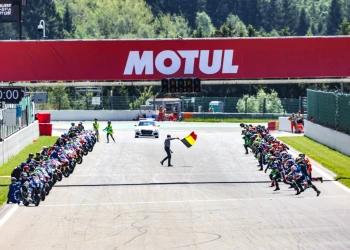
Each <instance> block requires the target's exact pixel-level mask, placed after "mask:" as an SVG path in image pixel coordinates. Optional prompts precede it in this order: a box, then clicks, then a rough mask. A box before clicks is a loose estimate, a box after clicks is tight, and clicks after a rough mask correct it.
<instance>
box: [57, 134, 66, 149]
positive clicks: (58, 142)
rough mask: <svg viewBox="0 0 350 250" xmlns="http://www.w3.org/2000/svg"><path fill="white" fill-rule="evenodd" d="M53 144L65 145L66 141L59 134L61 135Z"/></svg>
mask: <svg viewBox="0 0 350 250" xmlns="http://www.w3.org/2000/svg"><path fill="white" fill-rule="evenodd" d="M55 145H57V146H60V147H62V146H66V145H67V141H66V139H65V138H64V135H61V137H60V138H58V139H57V141H56V143H55Z"/></svg>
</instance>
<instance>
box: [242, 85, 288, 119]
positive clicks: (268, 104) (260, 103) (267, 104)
mask: <svg viewBox="0 0 350 250" xmlns="http://www.w3.org/2000/svg"><path fill="white" fill-rule="evenodd" d="M237 110H238V112H239V113H245V112H246V111H247V113H263V112H264V111H266V113H283V106H282V103H281V100H280V99H279V98H278V94H277V92H276V91H275V90H271V93H270V94H267V93H266V92H265V91H264V90H263V89H260V90H259V91H258V93H257V95H256V96H250V95H244V96H243V98H241V99H239V100H238V102H237Z"/></svg>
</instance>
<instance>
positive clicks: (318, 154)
mask: <svg viewBox="0 0 350 250" xmlns="http://www.w3.org/2000/svg"><path fill="white" fill-rule="evenodd" d="M278 139H280V140H281V141H283V142H284V143H286V144H288V145H290V146H291V147H293V148H295V149H296V150H298V151H300V152H302V153H304V154H305V155H306V156H307V157H310V158H312V159H313V160H315V161H317V162H318V163H320V164H322V165H323V166H324V167H325V168H328V169H329V170H331V171H332V172H334V173H335V174H336V175H337V176H336V178H335V180H337V181H339V182H341V183H342V184H344V185H345V186H347V187H348V188H350V157H348V156H346V155H343V154H341V153H339V152H338V151H335V150H333V149H330V148H328V147H326V146H324V145H322V144H320V143H317V142H315V141H313V140H311V139H309V138H307V137H305V136H290V137H284V136H281V137H278Z"/></svg>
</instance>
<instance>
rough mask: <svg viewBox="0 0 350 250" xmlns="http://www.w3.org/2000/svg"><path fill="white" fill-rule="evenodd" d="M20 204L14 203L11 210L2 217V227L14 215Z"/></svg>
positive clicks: (0, 223)
mask: <svg viewBox="0 0 350 250" xmlns="http://www.w3.org/2000/svg"><path fill="white" fill-rule="evenodd" d="M17 208H18V205H14V206H13V207H12V208H11V209H10V211H8V212H7V213H6V214H5V216H4V217H2V218H1V220H0V228H1V227H2V225H4V224H5V222H6V221H7V220H8V219H9V218H10V217H11V216H12V214H13V213H14V212H15V211H16V210H17Z"/></svg>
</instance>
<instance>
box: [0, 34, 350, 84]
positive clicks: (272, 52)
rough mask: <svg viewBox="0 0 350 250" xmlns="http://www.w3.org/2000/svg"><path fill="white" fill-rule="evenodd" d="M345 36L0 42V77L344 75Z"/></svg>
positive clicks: (347, 58)
mask: <svg viewBox="0 0 350 250" xmlns="http://www.w3.org/2000/svg"><path fill="white" fill-rule="evenodd" d="M349 44H350V37H289V38H232V39H231V38H230V39H182V40H178V39H171V40H86V41H79V40H59V41H49V40H44V41H3V42H0V46H1V60H0V81H4V82H9V81H106V80H117V81H123V80H124V81H137V80H159V81H160V80H161V79H163V78H181V77H186V78H199V79H201V80H208V79H209V80H215V79H264V78H328V77H350V66H349V62H350V46H349Z"/></svg>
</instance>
